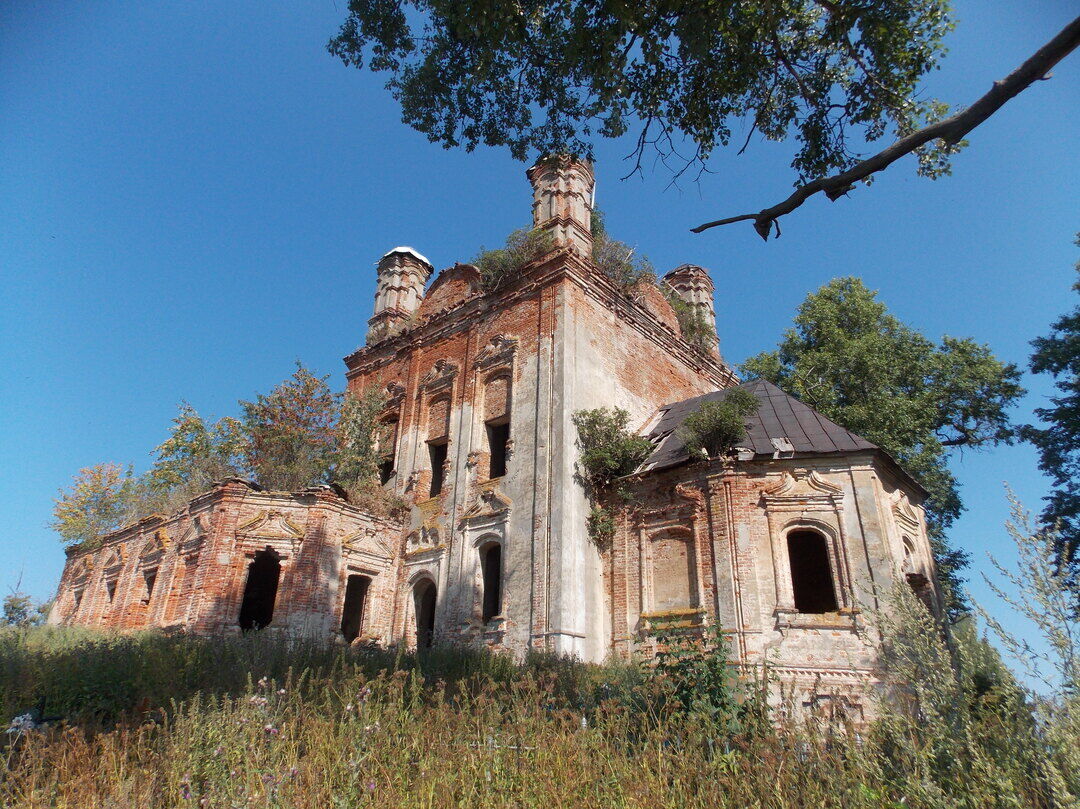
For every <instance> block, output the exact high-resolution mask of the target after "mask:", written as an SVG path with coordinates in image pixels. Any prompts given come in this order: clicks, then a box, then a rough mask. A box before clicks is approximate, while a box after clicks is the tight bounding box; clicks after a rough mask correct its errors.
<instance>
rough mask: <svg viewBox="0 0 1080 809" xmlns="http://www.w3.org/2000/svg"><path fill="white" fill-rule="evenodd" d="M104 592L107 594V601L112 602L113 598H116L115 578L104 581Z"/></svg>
mask: <svg viewBox="0 0 1080 809" xmlns="http://www.w3.org/2000/svg"><path fill="white" fill-rule="evenodd" d="M105 593H106V594H107V595H108V596H109V603H110V604H112V603H113V599H115V598H116V579H109V580H108V581H107V582H105Z"/></svg>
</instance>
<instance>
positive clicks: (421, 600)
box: [413, 579, 437, 649]
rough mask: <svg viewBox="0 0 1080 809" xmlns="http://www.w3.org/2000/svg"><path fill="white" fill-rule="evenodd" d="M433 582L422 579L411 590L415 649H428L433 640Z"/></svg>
mask: <svg viewBox="0 0 1080 809" xmlns="http://www.w3.org/2000/svg"><path fill="white" fill-rule="evenodd" d="M436 595H437V593H436V590H435V582H433V581H432V580H431V579H424V580H423V581H421V582H420V583H419V584H417V585H416V587H414V588H413V607H414V609H415V612H416V648H417V649H430V648H431V644H432V643H433V642H434V640H435V597H436Z"/></svg>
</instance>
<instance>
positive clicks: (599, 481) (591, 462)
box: [571, 407, 652, 493]
mask: <svg viewBox="0 0 1080 809" xmlns="http://www.w3.org/2000/svg"><path fill="white" fill-rule="evenodd" d="M571 421H572V422H573V424H574V427H576V428H577V434H578V447H579V448H580V450H581V454H580V455H579V456H578V463H579V465H580V467H581V476H582V478H583V479H584V481H585V483H586V484H587V486H588V487H589V488H590V489H591V490H592V491H594V492H597V493H603V492H607V491H608V490H609V489H610V488H611V485H612V483H613V482H614V480H615V478H618V477H622V476H623V475H629V474H630V473H631V472H633V471H634V470H635V469H637V467H638V466H640V465H641V463H642V461H644V460H645V459H646V458H648V457H649V453H650V452H652V444H651V443H650V442H649V440H648V439H647V438H643V437H642V436H639V435H635V434H634V433H632V432H631V431H630V430H629V428H628V425H629V423H630V414H629V413H628V412H626V411H625V410H623V409H622V408H619V407H616V408H612V409H608V408H606V407H598V408H596V409H594V410H577V411H575V412H574V413H573V415H572V416H571Z"/></svg>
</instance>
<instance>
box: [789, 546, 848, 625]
mask: <svg viewBox="0 0 1080 809" xmlns="http://www.w3.org/2000/svg"><path fill="white" fill-rule="evenodd" d="M787 546H788V560H789V561H790V563H791V589H792V591H793V592H794V595H795V609H796V610H798V611H799V612H805V613H817V614H820V613H825V612H836V610H837V609H838V607H837V604H836V588H835V586H834V585H833V576H832V566H831V564H830V563H829V549H828V547H827V545H826V544H825V537H823V536H822V535H821V534H819V533H818V532H817V531H792V532H791V533H790V534H788V538H787Z"/></svg>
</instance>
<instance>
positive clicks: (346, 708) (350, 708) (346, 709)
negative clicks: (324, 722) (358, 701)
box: [345, 702, 352, 713]
mask: <svg viewBox="0 0 1080 809" xmlns="http://www.w3.org/2000/svg"><path fill="white" fill-rule="evenodd" d="M351 710H352V703H351V702H350V703H349V704H348V705H346V706H345V712H346V713H348V712H349V711H351Z"/></svg>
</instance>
